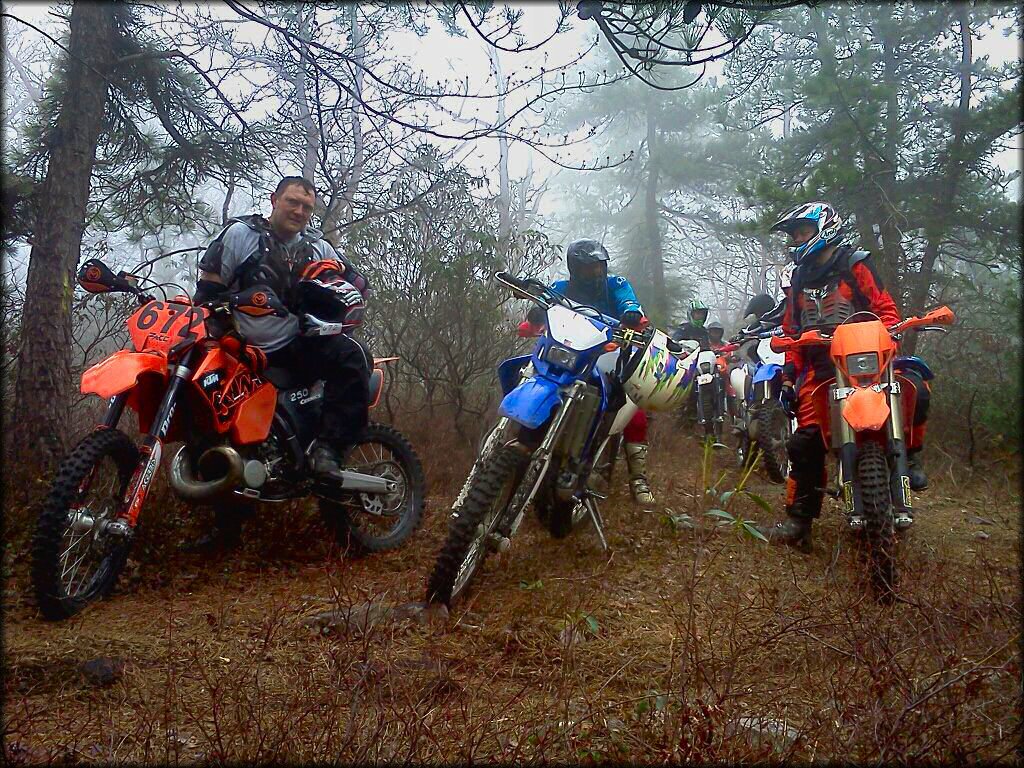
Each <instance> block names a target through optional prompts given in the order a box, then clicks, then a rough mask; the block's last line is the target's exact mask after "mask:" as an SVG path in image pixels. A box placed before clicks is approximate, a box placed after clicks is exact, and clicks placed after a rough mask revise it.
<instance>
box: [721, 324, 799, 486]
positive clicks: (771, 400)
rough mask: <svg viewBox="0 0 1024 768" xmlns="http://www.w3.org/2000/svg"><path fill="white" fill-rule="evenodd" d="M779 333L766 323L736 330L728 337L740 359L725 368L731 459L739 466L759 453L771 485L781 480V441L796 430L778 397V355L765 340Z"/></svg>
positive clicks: (784, 461) (785, 469) (784, 465)
mask: <svg viewBox="0 0 1024 768" xmlns="http://www.w3.org/2000/svg"><path fill="white" fill-rule="evenodd" d="M781 332H782V331H781V328H777V327H771V326H767V327H765V326H752V327H750V328H747V329H744V330H742V331H740V332H739V333H738V334H736V335H735V336H734V337H733V338H732V339H731V341H732V342H735V343H736V344H737V345H738V346H739V349H740V357H741V362H740V364H738V365H735V366H733V368H732V369H731V370H730V371H729V379H730V382H731V388H732V390H733V392H734V393H735V397H734V398H733V399H732V400H731V405H732V411H733V415H734V430H735V431H736V433H737V438H738V440H737V446H736V459H737V463H738V464H739V466H740V467H741V468H743V469H745V468H746V467H748V466H749V465H750V463H751V462H752V461H753V460H754V458H755V456H756V455H758V453H759V454H760V461H759V466H760V467H761V469H763V470H764V473H765V475H766V476H767V477H768V479H769V480H771V481H772V482H774V483H784V482H786V476H787V475H788V474H789V458H788V456H787V455H786V441H787V440H788V439H789V436H790V435H792V434H793V430H794V429H795V428H796V426H795V419H793V417H792V416H790V415H789V413H787V411H786V407H785V405H784V404H783V403H782V400H781V397H782V364H783V362H784V358H783V356H782V355H781V354H779V353H778V352H773V351H772V349H771V346H770V339H772V338H773V337H774V336H778V335H779V334H780V333H781ZM755 347H756V349H755Z"/></svg>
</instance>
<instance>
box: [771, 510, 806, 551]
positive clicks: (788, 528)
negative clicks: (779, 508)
mask: <svg viewBox="0 0 1024 768" xmlns="http://www.w3.org/2000/svg"><path fill="white" fill-rule="evenodd" d="M813 522H814V520H813V518H810V517H804V516H803V515H795V514H793V513H792V512H791V511H790V509H789V508H787V509H786V519H785V520H780V521H779V522H777V523H775V525H773V526H763V527H760V528H759V530H760V531H761V534H762V535H763V536H764V537H765V538H766V539H768V541H769V542H770V543H772V544H788V545H789V546H791V547H793V548H795V549H796V550H797V551H798V552H803V553H804V554H805V555H809V554H810V553H811V551H812V546H811V524H812V523H813Z"/></svg>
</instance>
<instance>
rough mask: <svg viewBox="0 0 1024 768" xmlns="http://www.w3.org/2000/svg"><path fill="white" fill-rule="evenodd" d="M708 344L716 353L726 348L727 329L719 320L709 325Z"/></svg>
mask: <svg viewBox="0 0 1024 768" xmlns="http://www.w3.org/2000/svg"><path fill="white" fill-rule="evenodd" d="M708 342H709V344H710V346H711V349H712V350H713V351H715V352H717V351H718V350H720V349H721V348H722V347H724V346H725V328H724V327H723V325H722V324H721V323H720V322H718V321H717V320H714V321H712V322H710V323H708Z"/></svg>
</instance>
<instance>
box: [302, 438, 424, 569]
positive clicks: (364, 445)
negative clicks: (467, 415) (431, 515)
mask: <svg viewBox="0 0 1024 768" xmlns="http://www.w3.org/2000/svg"><path fill="white" fill-rule="evenodd" d="M345 468H346V469H349V470H352V471H353V472H360V473H363V474H367V475H375V476H377V477H383V478H385V479H387V480H391V481H393V482H394V483H395V490H393V491H390V492H388V493H360V494H357V495H355V497H354V498H353V499H351V500H349V501H336V500H333V499H321V500H320V512H321V514H322V516H323V518H324V522H325V523H326V524H327V526H328V527H329V528H330V529H331V530H332V532H333V533H334V537H335V539H336V541H337V543H338V545H339V546H340V547H342V548H343V549H345V550H347V551H349V552H351V553H355V554H361V553H369V552H383V551H385V550H389V549H395V548H396V547H399V546H401V545H402V544H404V543H405V541H406V539H408V538H409V536H411V535H412V533H413V531H415V530H416V529H417V528H418V527H419V524H420V521H421V520H422V519H423V508H424V504H425V498H426V495H425V490H426V488H425V486H426V482H425V480H424V478H423V466H422V465H421V464H420V460H419V457H418V456H417V455H416V452H415V451H414V450H413V448H412V446H411V445H410V444H409V441H408V440H406V439H405V437H403V436H402V434H401V433H400V432H398V430H396V429H393V428H392V427H389V426H386V425H384V424H370V426H369V427H367V428H366V431H365V433H364V436H363V439H362V440H361V441H360V442H359V443H358V444H356V445H355V446H354V447H353V448H352V450H351V451H350V452H349V454H348V459H347V461H346V462H345Z"/></svg>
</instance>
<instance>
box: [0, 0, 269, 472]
mask: <svg viewBox="0 0 1024 768" xmlns="http://www.w3.org/2000/svg"><path fill="white" fill-rule="evenodd" d="M68 23H69V37H68V42H67V45H66V46H64V45H63V44H61V47H62V49H64V56H63V57H62V59H61V61H60V63H59V64H58V66H57V67H56V69H55V72H54V75H53V76H52V77H51V78H50V80H49V81H48V82H47V84H46V86H45V88H44V91H43V92H44V97H43V99H42V101H41V102H40V104H39V109H38V112H37V114H36V115H35V117H34V120H33V121H32V123H31V124H30V125H29V126H28V128H27V129H26V134H25V137H26V141H25V142H24V149H23V151H22V152H21V153H18V154H15V155H14V156H13V157H12V158H11V159H8V158H6V157H5V161H6V162H10V163H11V165H12V166H13V168H10V169H5V171H6V172H5V177H8V178H10V177H11V176H12V175H13V176H14V177H16V178H18V179H20V180H21V183H22V184H23V186H24V190H25V192H26V197H27V207H28V214H27V215H26V216H25V217H24V223H25V228H26V229H27V230H28V231H27V236H28V237H29V238H30V241H31V244H32V248H31V252H30V255H29V267H28V278H27V283H26V289H25V303H24V307H23V313H22V318H21V324H20V334H21V348H20V354H19V360H18V370H17V376H16V382H15V398H14V401H15V402H14V412H15V413H33V414H36V417H35V418H33V419H32V420H31V421H30V420H21V421H18V422H16V423H15V424H14V425H13V429H12V430H9V431H6V432H5V433H6V434H8V435H9V436H10V438H11V440H12V447H14V448H15V449H16V450H17V451H18V452H19V453H22V452H24V453H26V454H29V453H30V454H31V455H33V456H34V457H39V458H41V459H42V461H43V462H46V463H49V462H53V461H54V460H55V459H56V458H57V456H58V455H59V454H60V453H61V452H62V450H63V447H64V446H63V442H64V439H65V438H66V436H67V435H68V434H69V430H68V429H67V426H68V418H69V413H68V407H69V403H70V401H71V397H70V393H71V391H72V389H73V384H74V383H73V381H72V379H71V371H70V367H71V363H70V361H71V358H72V354H73V353H72V348H73V343H72V329H71V312H72V302H73V295H74V286H75V281H74V275H75V270H76V267H77V265H78V260H79V255H80V249H81V245H82V237H83V234H84V233H85V231H86V230H87V229H88V228H94V229H99V230H105V231H110V230H111V229H115V230H116V229H129V230H132V231H134V232H136V233H141V232H146V231H150V230H153V229H157V228H159V227H162V226H168V225H170V226H174V227H177V228H188V227H190V226H194V225H195V223H196V222H197V221H199V220H202V219H203V218H205V217H208V216H209V215H210V214H211V213H212V211H210V210H209V207H208V206H206V205H202V204H198V205H197V202H196V200H195V195H194V192H195V190H196V188H197V186H199V185H200V184H202V183H203V182H204V180H205V179H207V178H210V177H211V176H216V175H217V174H220V173H223V174H227V175H230V176H232V177H235V178H237V177H241V176H245V175H246V174H247V173H250V172H251V171H253V170H255V168H256V167H257V166H258V158H256V157H255V156H254V154H253V153H251V152H250V148H251V147H252V146H253V145H252V144H250V143H248V142H247V141H245V140H244V139H245V138H247V137H245V136H244V131H243V136H242V137H241V138H242V139H243V140H239V138H240V137H239V136H238V135H236V134H234V133H232V132H231V131H229V130H228V129H227V128H226V127H225V121H224V120H219V119H218V118H221V117H222V112H223V110H224V108H225V103H224V101H223V100H222V99H219V98H217V99H210V98H209V97H207V96H206V94H207V93H208V92H209V91H210V90H213V91H215V92H216V93H217V94H218V95H219V91H218V90H217V88H216V86H215V85H211V84H210V82H209V81H207V80H205V79H204V77H203V73H202V72H201V70H200V69H199V68H197V67H196V66H193V65H194V64H195V62H194V61H192V60H191V58H190V57H189V56H187V55H185V54H184V53H182V52H181V51H180V50H177V49H166V48H164V47H163V46H161V45H160V40H159V39H158V38H157V37H156V36H155V35H153V34H152V33H151V32H150V31H149V30H148V27H147V24H146V19H145V18H144V17H143V15H142V12H141V11H139V10H138V9H136V8H132V7H130V6H127V5H118V4H91V3H75V4H74V5H73V6H72V8H71V14H70V16H69V18H68ZM36 449H38V450H36Z"/></svg>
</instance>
